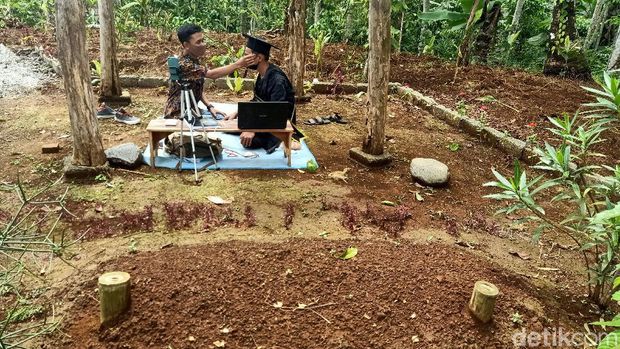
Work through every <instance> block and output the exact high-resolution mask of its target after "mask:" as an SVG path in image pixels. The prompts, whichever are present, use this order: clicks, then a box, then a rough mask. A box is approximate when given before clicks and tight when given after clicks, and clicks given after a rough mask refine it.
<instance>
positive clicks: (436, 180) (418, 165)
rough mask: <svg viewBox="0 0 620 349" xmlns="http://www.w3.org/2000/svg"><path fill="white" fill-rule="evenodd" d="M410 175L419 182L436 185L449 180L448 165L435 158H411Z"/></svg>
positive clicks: (443, 183)
mask: <svg viewBox="0 0 620 349" xmlns="http://www.w3.org/2000/svg"><path fill="white" fill-rule="evenodd" d="M410 171H411V176H412V177H413V180H414V181H417V182H419V183H421V184H424V185H428V186H433V187H438V186H442V185H446V184H447V183H448V181H449V180H450V171H449V170H448V166H446V165H445V164H444V163H442V162H439V161H437V160H435V159H425V158H415V159H413V160H411V165H410Z"/></svg>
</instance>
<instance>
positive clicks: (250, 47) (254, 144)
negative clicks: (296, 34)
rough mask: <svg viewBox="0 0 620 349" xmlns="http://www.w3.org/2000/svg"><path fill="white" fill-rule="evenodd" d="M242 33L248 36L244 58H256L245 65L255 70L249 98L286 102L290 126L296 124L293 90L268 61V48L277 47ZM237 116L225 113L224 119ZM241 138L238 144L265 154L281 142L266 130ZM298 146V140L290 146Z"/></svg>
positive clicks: (247, 134)
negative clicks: (288, 106) (289, 113)
mask: <svg viewBox="0 0 620 349" xmlns="http://www.w3.org/2000/svg"><path fill="white" fill-rule="evenodd" d="M243 36H245V37H246V38H247V39H248V41H247V43H246V49H245V53H246V57H247V56H248V55H249V56H253V57H255V63H254V64H252V65H249V66H248V68H250V69H255V70H256V71H257V72H258V78H257V79H256V84H255V85H254V98H252V101H255V102H289V103H290V105H291V117H290V120H291V123H292V124H293V127H295V126H294V125H295V122H296V113H295V91H294V90H293V85H292V84H291V82H290V81H289V79H288V77H287V76H286V74H285V73H284V72H283V71H282V69H280V68H279V67H278V66H277V65H275V64H273V63H271V62H269V53H270V50H271V48H272V47H273V48H276V49H278V48H277V47H276V46H273V45H272V44H270V43H268V42H266V41H264V40H262V39H259V38H256V37H253V36H250V35H247V34H243ZM236 117H237V115H236V114H233V115H228V116H227V119H234V118H236ZM293 137H294V138H296V139H298V138H299V137H301V133H300V132H299V131H298V130H297V129H296V134H295V135H294V136H293ZM240 138H241V144H242V145H243V146H244V147H245V148H248V149H257V148H263V149H265V150H266V151H267V153H272V152H273V151H275V149H276V148H277V147H278V146H279V145H280V143H281V141H280V139H278V138H277V137H275V136H274V135H272V134H271V133H267V132H258V133H255V132H242V133H241V136H240ZM300 147H301V146H300V144H299V142H297V141H295V142H293V145H292V148H293V149H299V148H300Z"/></svg>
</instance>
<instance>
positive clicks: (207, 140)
mask: <svg viewBox="0 0 620 349" xmlns="http://www.w3.org/2000/svg"><path fill="white" fill-rule="evenodd" d="M189 96H190V97H191V99H192V101H193V102H194V105H195V106H196V112H198V104H197V103H196V97H195V96H194V91H191V90H190V91H189ZM213 117H215V115H213ZM200 126H201V129H202V135H203V137H204V138H205V142H207V145H208V146H209V152H210V153H211V159H213V162H214V163H215V168H216V169H218V165H217V159H216V158H215V154H214V153H213V148H212V147H211V140H210V139H209V134H208V133H207V131H206V130H205V127H204V126H203V125H202V122H200Z"/></svg>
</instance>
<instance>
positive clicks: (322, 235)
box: [319, 231, 329, 238]
mask: <svg viewBox="0 0 620 349" xmlns="http://www.w3.org/2000/svg"><path fill="white" fill-rule="evenodd" d="M328 235H329V233H328V232H326V231H324V232H321V233H320V234H319V236H320V237H322V238H327V236H328Z"/></svg>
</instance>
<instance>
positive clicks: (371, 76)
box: [362, 0, 392, 155]
mask: <svg viewBox="0 0 620 349" xmlns="http://www.w3.org/2000/svg"><path fill="white" fill-rule="evenodd" d="M391 5H392V1H391V0H370V9H369V12H368V23H369V24H370V27H369V28H368V42H369V43H370V52H369V54H368V102H369V104H368V113H367V116H366V126H367V128H368V135H367V136H366V139H365V140H364V145H363V147H362V149H363V150H364V151H365V152H366V153H369V154H372V155H381V154H383V146H384V143H385V120H386V116H387V100H388V82H389V79H390V49H391V46H392V36H391V35H390V28H391V22H390V11H391Z"/></svg>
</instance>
